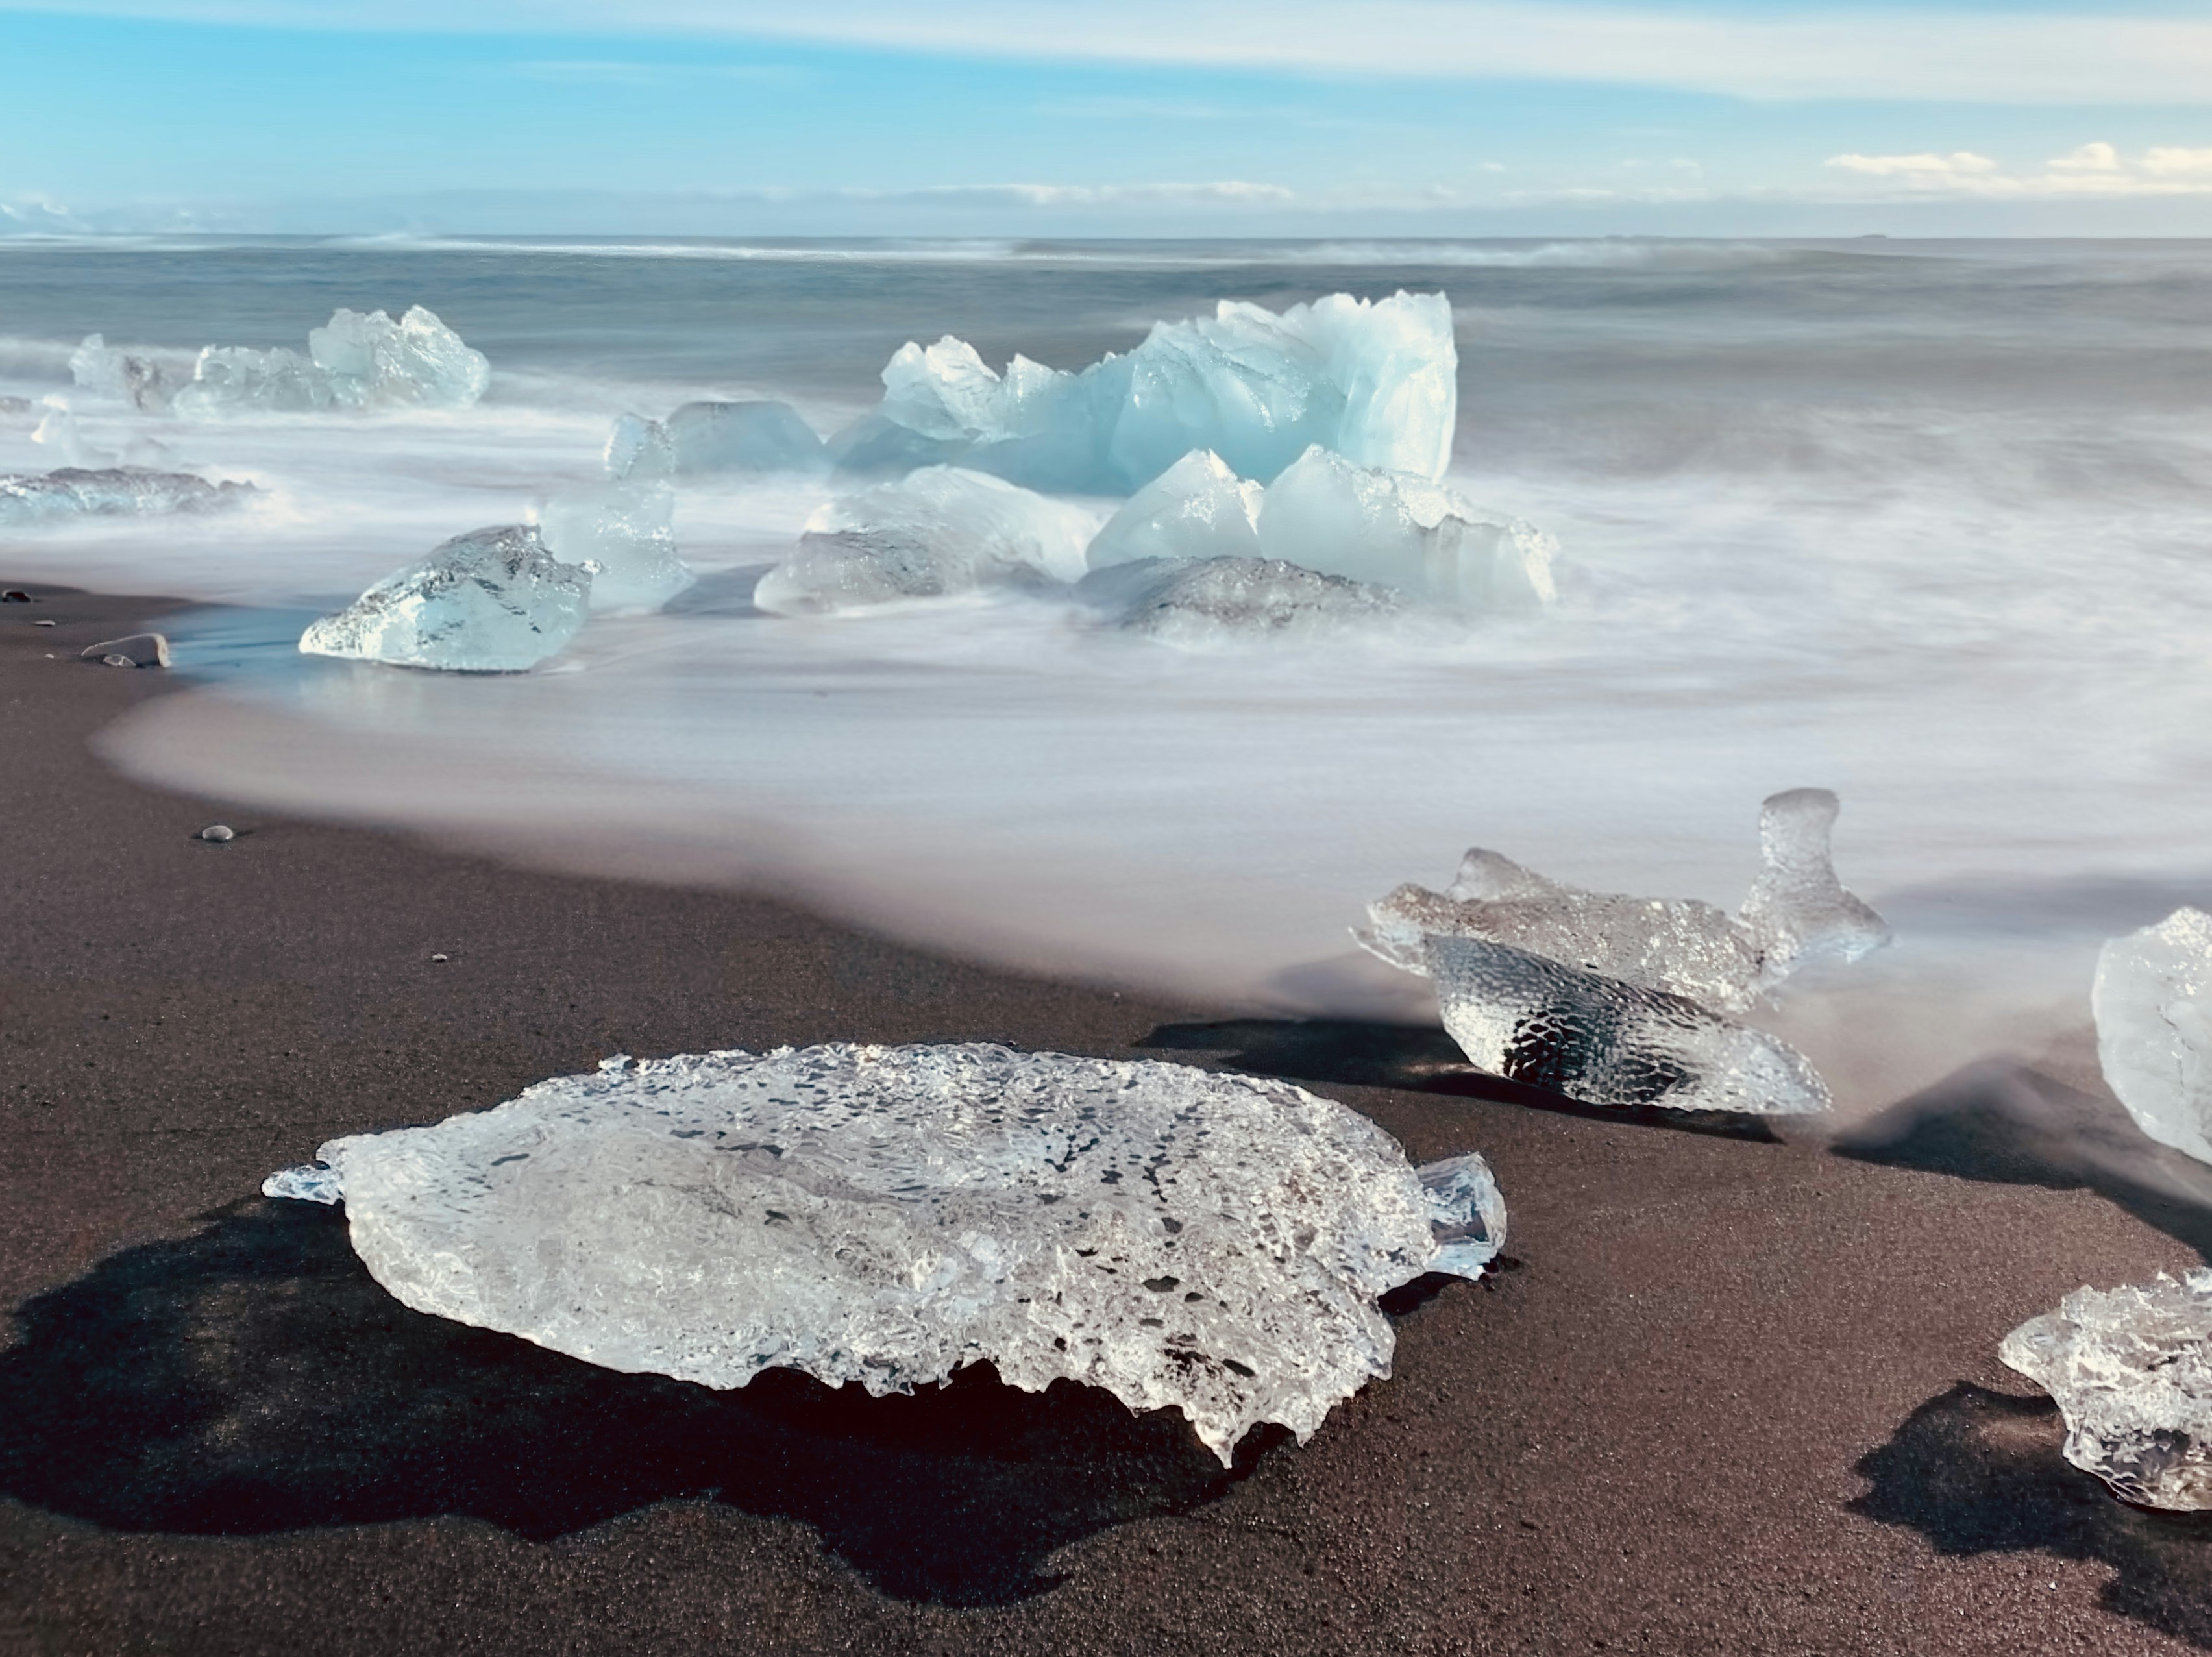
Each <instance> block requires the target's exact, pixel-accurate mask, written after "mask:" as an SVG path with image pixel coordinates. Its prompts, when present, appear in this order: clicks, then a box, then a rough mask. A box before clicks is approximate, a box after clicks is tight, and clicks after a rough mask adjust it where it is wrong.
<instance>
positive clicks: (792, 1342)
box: [276, 1044, 1504, 1463]
mask: <svg viewBox="0 0 2212 1657" xmlns="http://www.w3.org/2000/svg"><path fill="white" fill-rule="evenodd" d="M318 1155H319V1158H320V1160H321V1161H322V1162H325V1163H327V1164H328V1165H329V1166H330V1168H331V1170H332V1172H333V1173H334V1174H335V1176H336V1181H337V1187H338V1188H339V1190H340V1192H341V1193H342V1195H343V1201H344V1203H345V1206H346V1216H347V1222H348V1224H349V1229H350V1230H351V1234H352V1238H353V1245H354V1247H355V1249H356V1251H357V1252H358V1253H360V1255H361V1257H362V1260H363V1261H364V1262H366V1263H367V1265H368V1269H369V1271H370V1272H371V1273H372V1274H373V1275H374V1277H375V1278H376V1279H377V1281H378V1282H379V1283H380V1284H383V1285H384V1286H385V1287H386V1289H388V1290H391V1291H392V1294H393V1295H395V1296H398V1298H399V1299H400V1300H401V1301H402V1302H404V1303H405V1304H407V1305H409V1306H410V1307H412V1308H415V1309H416V1310H417V1311H420V1312H428V1313H433V1314H436V1315H438V1316H441V1317H447V1318H453V1319H455V1320H459V1321H460V1322H462V1323H467V1324H472V1325H476V1326H479V1327H483V1328H488V1329H497V1330H502V1331H505V1332H507V1333H510V1334H515V1335H520V1336H522V1337H523V1338H526V1339H528V1340H532V1341H535V1342H537V1343H538V1344H540V1345H542V1346H548V1347H550V1348H552V1349H553V1350H556V1351H559V1352H566V1353H568V1354H569V1355H571V1356H572V1357H579V1358H582V1359H585V1360H586V1361H588V1362H590V1363H598V1364H602V1365H604V1366H605V1367H606V1368H609V1369H621V1370H625V1371H630V1372H639V1371H650V1372H655V1373H659V1374H663V1375H675V1376H678V1377H679V1378H681V1379H683V1380H686V1381H696V1382H698V1383H700V1384H701V1385H703V1386H708V1387H743V1386H744V1385H745V1384H746V1383H747V1382H748V1381H750V1380H751V1379H752V1378H753V1377H754V1376H755V1375H757V1374H758V1373H759V1372H760V1371H762V1370H763V1369H770V1368H776V1367H786V1368H791V1369H803V1370H805V1371H806V1372H807V1373H808V1374H810V1375H815V1376H817V1377H818V1378H819V1379H821V1380H823V1381H828V1382H829V1383H830V1384H831V1385H832V1386H842V1385H843V1384H844V1383H846V1382H847V1381H858V1382H860V1385H861V1386H863V1387H866V1389H867V1390H868V1392H869V1393H872V1394H874V1395H877V1396H881V1395H883V1394H884V1393H903V1392H910V1391H911V1390H913V1388H915V1387H917V1386H927V1385H930V1384H932V1383H933V1382H937V1381H943V1380H945V1378H946V1377H947V1376H949V1375H951V1373H952V1372H953V1371H954V1370H956V1369H960V1368H962V1367H963V1366H964V1365H966V1364H969V1363H978V1362H988V1363H992V1364H994V1365H995V1366H996V1367H997V1369H998V1372H999V1375H1000V1378H1001V1379H1002V1380H1004V1381H1006V1382H1007V1383H1009V1384H1010V1385H1012V1386H1015V1387H1021V1388H1023V1389H1024V1390H1025V1391H1029V1392H1040V1391H1042V1390H1043V1389H1044V1388H1045V1387H1048V1386H1049V1385H1051V1383H1052V1382H1053V1381H1056V1380H1059V1379H1061V1378H1063V1377H1065V1378H1067V1379H1071V1380H1074V1381H1082V1382H1085V1383H1087V1384H1089V1385H1091V1386H1095V1387H1103V1388H1105V1389H1106V1390H1107V1391H1109V1392H1110V1393H1113V1394H1114V1395H1115V1397H1116V1398H1119V1399H1121V1400H1122V1401H1123V1402H1124V1403H1125V1404H1127V1405H1129V1407H1130V1408H1132V1409H1133V1410H1152V1409H1158V1408H1162V1407H1172V1408H1176V1409H1180V1410H1181V1411H1182V1412H1183V1413H1184V1414H1185V1415H1186V1416H1187V1417H1188V1418H1189V1419H1190V1422H1191V1423H1192V1425H1193V1426H1194V1427H1195V1428H1196V1429H1197V1430H1198V1435H1199V1437H1200V1439H1201V1440H1203V1441H1204V1442H1205V1443H1206V1444H1207V1445H1208V1446H1209V1447H1210V1448H1212V1449H1213V1451H1214V1452H1215V1453H1216V1454H1218V1455H1219V1456H1220V1457H1221V1459H1222V1460H1223V1461H1224V1462H1225V1463H1226V1462H1227V1461H1228V1460H1229V1459H1230V1454H1231V1450H1232V1449H1233V1448H1234V1447H1235V1445H1236V1443H1237V1440H1238V1439H1239V1438H1241V1437H1242V1436H1243V1435H1244V1433H1245V1432H1246V1431H1247V1430H1248V1429H1250V1428H1251V1427H1253V1426H1255V1425H1256V1424H1258V1423H1261V1422H1263V1421H1277V1422H1280V1423H1283V1424H1284V1425H1285V1426H1287V1427H1289V1428H1290V1429H1291V1430H1292V1431H1293V1432H1295V1433H1296V1434H1297V1435H1298V1436H1299V1437H1300V1438H1304V1437H1306V1436H1307V1435H1310V1434H1311V1433H1312V1432H1313V1430H1314V1429H1316V1427H1318V1426H1319V1425H1320V1424H1321V1421H1322V1417H1324V1416H1325V1415H1326V1414H1327V1413H1328V1411H1329V1409H1330V1408H1331V1406H1333V1405H1334V1404H1336V1403H1337V1402H1338V1401H1339V1400H1340V1399H1345V1398H1347V1397H1349V1396H1351V1394H1352V1393H1354V1392H1356V1391H1357V1390H1358V1388H1359V1387H1361V1386H1362V1385H1363V1384H1364V1382H1365V1381H1366V1380H1367V1378H1368V1377H1370V1376H1371V1375H1374V1376H1381V1375H1389V1371H1390V1357H1391V1349H1392V1336H1391V1331H1390V1326H1389V1321H1388V1320H1386V1319H1385V1318H1384V1317H1383V1314H1382V1313H1381V1311H1380V1310H1379V1309H1378V1308H1377V1307H1376V1299H1377V1297H1379V1296H1382V1295H1383V1294H1385V1293H1387V1292H1389V1290H1391V1289H1392V1288H1395V1286H1397V1285H1398V1284H1402V1283H1406V1282H1408V1281H1410V1280H1411V1279H1413V1278H1415V1277H1418V1276H1419V1275H1420V1274H1421V1273H1423V1272H1430V1271H1445V1272H1455V1273H1457V1274H1459V1275H1462V1276H1467V1277H1474V1276H1479V1275H1480V1272H1482V1270H1483V1268H1484V1266H1486V1265H1487V1264H1488V1262H1489V1261H1490V1260H1491V1259H1492V1258H1493V1257H1494V1256H1495V1255H1496V1254H1497V1253H1498V1247H1500V1246H1501V1245H1502V1243H1503V1241H1504V1204H1503V1202H1502V1200H1501V1199H1499V1197H1498V1190H1497V1187H1496V1184H1495V1182H1494V1181H1492V1179H1491V1177H1490V1173H1489V1169H1488V1168H1486V1166H1484V1164H1483V1162H1482V1160H1481V1158H1480V1157H1479V1156H1463V1157H1455V1158H1453V1159H1451V1160H1450V1161H1449V1162H1445V1163H1439V1164H1431V1166H1430V1167H1429V1168H1423V1169H1419V1170H1418V1171H1417V1170H1416V1169H1414V1168H1411V1167H1409V1166H1408V1165H1407V1162H1406V1159H1405V1156H1404V1155H1403V1153H1402V1152H1401V1150H1399V1148H1398V1145H1397V1144H1396V1142H1395V1141H1394V1140H1392V1139H1391V1138H1389V1136H1388V1135H1387V1134H1385V1133H1384V1132H1383V1131H1382V1130H1381V1129H1379V1128H1377V1127H1376V1126H1374V1125H1373V1124H1372V1123H1370V1122H1369V1121H1368V1120H1366V1119H1365V1118H1364V1117H1362V1116H1360V1115H1358V1114H1356V1113H1354V1112H1352V1111H1350V1110H1347V1109H1346V1108H1344V1107H1343V1106H1341V1105H1339V1104H1336V1103H1334V1102H1332V1101H1330V1100H1327V1099H1322V1098H1318V1097H1316V1096H1314V1095H1312V1094H1310V1093H1308V1092H1305V1091H1304V1089H1299V1088H1296V1087H1293V1086H1291V1085H1290V1084H1289V1083H1284V1082H1276V1081H1265V1080H1261V1079H1258V1078H1255V1077H1242V1076H1229V1075H1218V1074H1214V1073H1212V1072H1208V1071H1198V1070H1193V1069H1189V1068H1187V1067H1185V1066H1182V1065H1163V1064H1150V1063H1129V1062H1125V1061H1119V1060H1113V1059H1079V1058H1069V1057H1066V1056H1063V1055H1061V1054H1058V1053H1014V1052H1011V1051H1009V1050H1008V1049H1006V1048H1005V1047H987V1046H956V1047H850V1046H845V1045H842V1044H838V1045H833V1046H829V1047H808V1048H805V1049H803V1050H800V1051H796V1052H794V1051H793V1050H792V1049H790V1048H783V1049H781V1050H779V1051H777V1052H775V1053H769V1054H766V1055H764V1056H763V1055H757V1054H754V1053H741V1052H728V1053H704V1054H686V1055H683V1056H679V1057H678V1058H674V1059H657V1060H649V1061H645V1062H639V1061H636V1060H631V1059H610V1060H607V1061H605V1063H603V1064H602V1065H601V1066H600V1069H599V1072H598V1073H597V1074H595V1075H589V1076H568V1077H557V1078H556V1079H554V1080H552V1081H549V1082H541V1083H538V1085H537V1086H535V1087H532V1088H530V1089H526V1090H525V1091H524V1093H523V1094H522V1096H520V1098H518V1099H514V1100H512V1101H510V1102H507V1103H506V1104H504V1105H501V1106H500V1107H498V1108H496V1109H494V1110H490V1111H486V1112H483V1113H481V1114H470V1115H462V1116H454V1117H451V1118H448V1119H447V1120H446V1121H444V1122H443V1123H441V1124H440V1125H439V1126H435V1127H427V1128H408V1129H401V1130H398V1131H396V1132H390V1133H376V1134H363V1135H358V1136H356V1137H354V1138H343V1139H334V1140H331V1142H330V1143H328V1144H325V1145H324V1146H323V1147H322V1149H321V1150H320V1151H319V1153H318ZM308 1172H309V1171H308V1170H287V1172H286V1173H285V1174H280V1175H277V1176H276V1179H277V1180H282V1181H288V1182H289V1184H290V1185H292V1186H295V1187H300V1188H301V1194H302V1195H305V1196H307V1197H308V1198H309V1199H311V1200H320V1198H319V1196H318V1195H317V1194H316V1193H318V1192H319V1191H321V1190H324V1189H327V1188H328V1187H325V1186H323V1185H320V1184H318V1183H311V1181H310V1180H309V1178H308V1177H307V1175H308Z"/></svg>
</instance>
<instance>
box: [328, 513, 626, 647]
mask: <svg viewBox="0 0 2212 1657" xmlns="http://www.w3.org/2000/svg"><path fill="white" fill-rule="evenodd" d="M591 598H592V573H591V571H590V570H589V569H587V568H584V567H583V566H581V565H580V564H564V563H562V562H560V561H558V560H556V558H555V557H554V556H553V555H551V554H550V553H549V552H548V551H546V549H545V547H544V543H543V542H541V541H540V540H539V539H538V531H537V528H536V526H534V525H527V524H511V525H502V526H499V527H495V528H492V529H483V530H474V531H471V532H470V533H468V534H466V535H459V536H455V537H453V539H452V540H450V541H447V542H446V543H444V544H443V545H441V546H440V547H438V548H437V549H435V550H434V551H432V552H431V554H430V555H429V556H428V557H427V558H423V559H422V560H420V561H417V562H416V563H412V564H410V565H408V566H407V567H406V568H404V569H399V570H395V571H394V572H393V573H392V574H390V575H387V576H386V577H385V578H384V579H383V580H381V581H379V582H378V583H377V584H376V585H375V586H373V587H371V588H369V589H368V592H364V593H362V595H361V597H360V598H356V599H355V600H354V602H353V603H352V604H349V605H348V606H347V607H346V608H345V609H343V610H340V611H339V612H338V613H337V615H335V616H324V617H323V618H322V619H321V620H320V621H319V622H313V624H311V625H310V626H309V627H308V628H307V631H306V632H305V633H303V634H301V635H300V649H301V652H304V653H305V654H307V655H310V656H344V657H352V658H356V659H360V660H362V661H373V662H391V663H393V664H396V665H400V666H404V667H432V668H442V669H445V670H447V671H451V672H459V673H519V672H520V671H523V670H524V669H526V668H529V667H534V666H535V665H537V664H538V663H539V662H542V661H544V659H546V658H547V657H548V656H550V655H552V654H554V653H555V652H557V651H559V650H560V649H562V647H563V646H566V645H567V644H568V641H569V640H571V639H573V638H574V637H575V636H576V634H577V633H578V632H579V631H580V629H581V628H582V627H583V625H584V618H585V615H586V611H587V610H588V609H589V607H590V604H591Z"/></svg>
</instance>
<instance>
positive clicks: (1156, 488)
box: [1085, 449, 1266, 570]
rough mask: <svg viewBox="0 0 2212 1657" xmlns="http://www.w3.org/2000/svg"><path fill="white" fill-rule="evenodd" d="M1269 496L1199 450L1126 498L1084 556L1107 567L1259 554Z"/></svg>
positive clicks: (1094, 565)
mask: <svg viewBox="0 0 2212 1657" xmlns="http://www.w3.org/2000/svg"><path fill="white" fill-rule="evenodd" d="M1265 494H1266V490H1265V489H1262V488H1261V485H1259V484H1257V483H1248V482H1246V481H1244V480H1243V479H1241V478H1239V477H1238V476H1237V474H1236V473H1235V472H1233V471H1231V470H1229V468H1228V466H1227V465H1226V464H1224V463H1223V461H1222V458H1221V457H1220V456H1219V455H1218V454H1215V453H1214V452H1212V450H1210V449H1193V450H1192V451H1191V452H1189V453H1188V454H1187V455H1185V456H1183V458H1182V459H1180V460H1178V461H1176V463H1175V464H1174V465H1172V466H1170V467H1169V468H1168V469H1167V470H1165V471H1164V472H1162V473H1161V474H1160V475H1159V476H1158V477H1155V478H1154V479H1153V480H1152V482H1151V483H1147V484H1146V485H1145V487H1144V488H1142V489H1139V490H1138V491H1137V492H1136V493H1135V494H1134V495H1131V496H1130V497H1129V498H1128V500H1127V501H1124V502H1123V503H1122V505H1121V510H1120V511H1119V512H1117V513H1115V514H1114V515H1113V516H1112V517H1111V518H1109V519H1107V520H1106V524H1105V526H1104V527H1103V529H1101V530H1100V531H1098V533H1097V535H1095V536H1093V537H1091V546H1090V548H1089V549H1088V551H1087V552H1086V553H1085V559H1086V561H1088V562H1089V564H1090V566H1091V568H1092V569H1094V570H1101V569H1109V568H1112V567H1113V566H1115V565H1116V564H1129V563H1135V562H1136V561H1139V560H1140V559H1147V558H1167V559H1183V560H1197V559H1205V558H1247V559H1250V558H1257V557H1259V556H1260V531H1259V521H1260V501H1261V497H1262V496H1263V495H1265Z"/></svg>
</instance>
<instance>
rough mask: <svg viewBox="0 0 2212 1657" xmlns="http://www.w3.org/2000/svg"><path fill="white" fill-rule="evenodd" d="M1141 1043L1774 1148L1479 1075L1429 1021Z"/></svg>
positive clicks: (1187, 1031)
mask: <svg viewBox="0 0 2212 1657" xmlns="http://www.w3.org/2000/svg"><path fill="white" fill-rule="evenodd" d="M1137 1046H1138V1047H1139V1048H1147V1049H1150V1050H1152V1051H1154V1052H1160V1051H1168V1052H1176V1053H1218V1054H1221V1055H1223V1056H1224V1057H1225V1059H1226V1060H1227V1062H1228V1063H1229V1065H1231V1066H1232V1067H1233V1068H1235V1069H1237V1070H1242V1071H1251V1072H1252V1073H1253V1074H1255V1075H1257V1076H1279V1077H1283V1078H1284V1079H1285V1081H1291V1082H1340V1083H1344V1084H1346V1086H1350V1087H1366V1088H1401V1089H1406V1090H1407V1091H1409V1092H1413V1093H1446V1094H1455V1095H1457V1096H1459V1097H1461V1098H1463V1099H1485V1100H1488V1101H1490V1102H1493V1103H1496V1104H1502V1105H1522V1106H1526V1107H1527V1108H1529V1109H1532V1110H1547V1111H1551V1112H1553V1114H1557V1115H1561V1116H1579V1117H1583V1118H1584V1119H1586V1120H1590V1121H1594V1122H1634V1123H1637V1124H1639V1125H1641V1126H1645V1127H1664V1128H1673V1129H1674V1130H1676V1131H1677V1132H1684V1133H1705V1134H1711V1135H1714V1136H1717V1137H1718V1138H1727V1139H1752V1140H1757V1141H1759V1142H1762V1143H1765V1144H1776V1143H1778V1139H1777V1136H1776V1135H1775V1133H1774V1132H1773V1131H1772V1130H1771V1128H1769V1127H1768V1126H1766V1124H1765V1123H1764V1122H1762V1121H1760V1120H1758V1119H1757V1118H1756V1117H1748V1116H1739V1115H1736V1114H1733V1113H1731V1112H1729V1111H1720V1110H1667V1109H1664V1108H1661V1107H1658V1106H1656V1105H1644V1106H1617V1105H1586V1104H1584V1103H1583V1102H1582V1101H1581V1100H1579V1099H1572V1098H1570V1097H1568V1096H1566V1095H1565V1094H1564V1093H1554V1092H1553V1091H1552V1090H1551V1089H1548V1088H1539V1087H1531V1086H1529V1085H1528V1083H1525V1082H1509V1081H1507V1080H1506V1079H1505V1078H1504V1077H1502V1076H1492V1075H1491V1074H1489V1073H1488V1072H1487V1071H1479V1070H1477V1069H1475V1068H1474V1065H1470V1064H1468V1062H1467V1055H1466V1054H1464V1053H1462V1052H1461V1051H1460V1050H1459V1044H1458V1043H1457V1042H1455V1041H1453V1040H1452V1039H1451V1037H1450V1036H1449V1035H1445V1034H1444V1033H1443V1030H1441V1029H1437V1028H1435V1027H1434V1026H1432V1025H1420V1024H1385V1023H1370V1022H1366V1021H1364V1020H1358V1019H1348V1018H1225V1019H1220V1020H1217V1021H1214V1022H1212V1023H1198V1024H1163V1025H1161V1026H1160V1027H1159V1028H1158V1029H1155V1030H1154V1031H1153V1032H1152V1034H1151V1035H1147V1036H1146V1038H1145V1039H1144V1040H1143V1041H1139V1042H1138V1043H1137Z"/></svg>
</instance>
